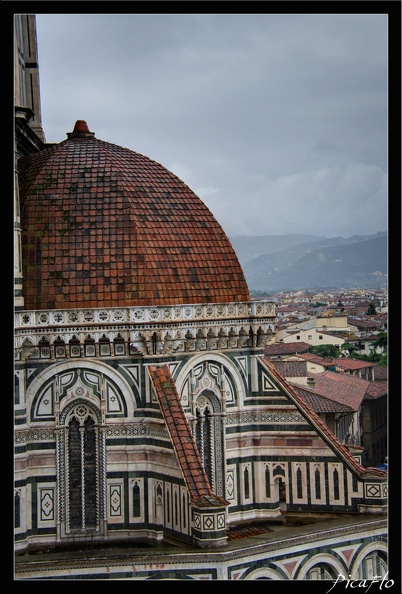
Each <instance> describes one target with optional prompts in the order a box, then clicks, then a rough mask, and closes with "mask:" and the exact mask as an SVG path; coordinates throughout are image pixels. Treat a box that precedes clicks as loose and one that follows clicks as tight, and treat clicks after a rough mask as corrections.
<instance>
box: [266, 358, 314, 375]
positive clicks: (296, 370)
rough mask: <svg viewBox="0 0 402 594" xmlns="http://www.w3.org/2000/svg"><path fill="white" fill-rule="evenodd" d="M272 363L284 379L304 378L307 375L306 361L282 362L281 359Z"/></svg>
mask: <svg viewBox="0 0 402 594" xmlns="http://www.w3.org/2000/svg"><path fill="white" fill-rule="evenodd" d="M272 363H273V364H274V365H275V367H276V369H278V371H280V372H281V373H282V375H284V376H285V377H306V375H307V363H306V361H283V360H281V359H275V360H273V361H272Z"/></svg>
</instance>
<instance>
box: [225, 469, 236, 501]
mask: <svg viewBox="0 0 402 594" xmlns="http://www.w3.org/2000/svg"><path fill="white" fill-rule="evenodd" d="M234 484H235V480H234V471H233V470H228V471H226V499H228V500H229V501H232V500H233V499H234Z"/></svg>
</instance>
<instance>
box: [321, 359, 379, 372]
mask: <svg viewBox="0 0 402 594" xmlns="http://www.w3.org/2000/svg"><path fill="white" fill-rule="evenodd" d="M330 365H337V366H338V367H342V369H348V370H358V369H365V368H368V367H374V366H375V363H370V361H359V360H358V359H344V358H340V359H332V362H331V363H330Z"/></svg>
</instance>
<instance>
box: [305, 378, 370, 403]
mask: <svg viewBox="0 0 402 594" xmlns="http://www.w3.org/2000/svg"><path fill="white" fill-rule="evenodd" d="M314 381H315V386H314V387H312V386H309V387H308V389H309V391H310V392H311V393H313V394H318V395H320V396H323V397H324V398H327V399H329V400H333V401H334V402H338V403H339V404H343V405H345V406H347V407H349V409H350V410H358V408H359V407H360V405H361V403H362V400H363V398H364V396H365V394H366V392H367V389H368V387H369V385H370V382H369V381H368V380H364V379H360V378H358V377H355V376H353V375H349V374H345V373H336V371H324V372H323V373H316V374H314Z"/></svg>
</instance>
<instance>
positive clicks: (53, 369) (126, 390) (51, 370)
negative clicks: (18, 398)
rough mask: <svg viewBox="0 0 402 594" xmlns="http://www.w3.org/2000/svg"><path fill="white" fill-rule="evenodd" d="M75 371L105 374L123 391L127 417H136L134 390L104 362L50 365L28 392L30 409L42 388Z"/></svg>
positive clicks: (35, 380) (28, 388) (34, 381)
mask: <svg viewBox="0 0 402 594" xmlns="http://www.w3.org/2000/svg"><path fill="white" fill-rule="evenodd" d="M75 369H89V370H91V371H92V372H94V373H97V372H98V373H100V374H103V375H104V376H105V377H107V378H108V379H110V380H111V381H112V382H113V383H114V384H115V385H116V386H117V388H118V389H119V390H120V391H121V394H122V396H123V397H124V399H125V401H126V406H127V416H129V417H130V416H134V410H135V409H136V402H135V396H134V393H133V390H132V388H131V386H130V384H129V383H128V382H127V380H126V379H125V378H124V377H123V376H122V375H121V374H119V373H118V372H116V371H115V370H114V369H113V368H112V367H110V366H109V365H106V364H105V363H103V362H102V361H96V363H95V364H94V363H93V362H91V364H89V363H88V362H87V361H71V362H67V363H55V364H54V365H50V366H49V367H47V368H46V369H45V370H44V371H42V372H41V373H39V374H38V376H37V377H36V378H35V379H34V380H33V381H32V383H31V384H30V385H29V386H28V387H27V390H26V402H27V405H28V407H29V408H31V407H32V405H33V401H34V399H35V397H36V395H37V394H38V392H39V390H40V389H41V388H42V386H43V385H44V384H45V383H46V382H48V381H49V380H50V379H52V378H53V377H55V376H56V375H59V374H60V373H64V372H66V371H68V370H75Z"/></svg>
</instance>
